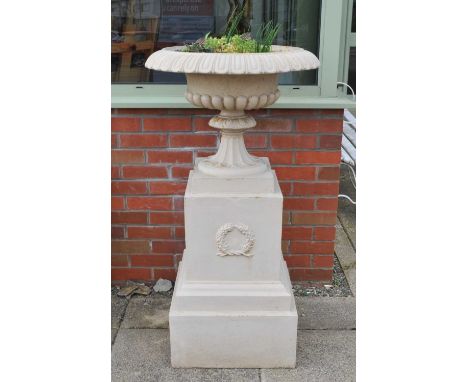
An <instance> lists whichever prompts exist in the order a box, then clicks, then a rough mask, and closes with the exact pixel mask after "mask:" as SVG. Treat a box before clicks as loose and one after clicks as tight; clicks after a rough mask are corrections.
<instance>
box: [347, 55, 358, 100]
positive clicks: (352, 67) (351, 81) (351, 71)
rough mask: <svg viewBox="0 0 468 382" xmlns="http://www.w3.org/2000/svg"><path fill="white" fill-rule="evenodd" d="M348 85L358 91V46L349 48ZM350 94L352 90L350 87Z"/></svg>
mask: <svg viewBox="0 0 468 382" xmlns="http://www.w3.org/2000/svg"><path fill="white" fill-rule="evenodd" d="M348 85H349V86H351V87H352V88H353V90H354V93H355V94H357V93H356V47H351V48H349V66H348ZM348 94H351V91H350V90H349V89H348Z"/></svg>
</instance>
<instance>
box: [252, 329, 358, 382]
mask: <svg viewBox="0 0 468 382" xmlns="http://www.w3.org/2000/svg"><path fill="white" fill-rule="evenodd" d="M297 342H298V347H297V362H296V368H295V369H261V371H260V375H261V381H262V382H296V381H297V382H305V381H307V382H308V381H314V382H344V381H346V382H350V381H355V380H356V332H355V331H354V330H299V332H298V338H297Z"/></svg>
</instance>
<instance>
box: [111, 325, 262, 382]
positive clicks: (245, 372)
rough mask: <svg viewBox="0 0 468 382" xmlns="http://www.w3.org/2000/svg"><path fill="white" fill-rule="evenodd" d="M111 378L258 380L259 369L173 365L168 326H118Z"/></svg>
mask: <svg viewBox="0 0 468 382" xmlns="http://www.w3.org/2000/svg"><path fill="white" fill-rule="evenodd" d="M112 381H113V382H134V381H135V382H136V381H138V382H147V381H148V382H150V381H151V382H155V381H158V382H166V381H167V382H169V381H171V382H172V381H180V382H189V381H190V382H197V381H203V382H207V381H216V382H220V381H222V382H258V381H260V371H259V369H198V368H191V369H174V368H172V367H171V361H170V347H169V330H166V329H120V330H119V333H118V334H117V338H116V340H115V343H114V346H113V348H112Z"/></svg>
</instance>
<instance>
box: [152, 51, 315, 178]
mask: <svg viewBox="0 0 468 382" xmlns="http://www.w3.org/2000/svg"><path fill="white" fill-rule="evenodd" d="M182 48H183V47H181V46H175V47H169V48H164V49H161V50H159V51H157V52H155V53H153V54H152V55H151V56H150V57H149V58H148V60H147V61H146V63H145V66H146V68H148V69H153V70H159V71H164V72H175V73H185V74H186V77H187V90H186V92H185V97H186V98H187V100H188V101H189V102H190V103H192V104H193V105H195V106H199V107H205V108H207V109H214V110H220V111H221V112H220V113H219V115H217V116H215V117H213V118H211V120H210V121H209V125H210V126H211V127H214V128H216V129H219V130H221V143H220V145H219V148H218V152H217V153H216V154H215V155H212V156H210V157H207V158H205V159H203V160H200V161H199V162H198V170H199V171H201V172H202V173H204V174H207V175H212V176H219V177H224V178H240V177H245V176H251V175H256V174H261V173H263V172H265V171H267V165H266V164H265V162H264V161H262V160H260V158H257V157H255V156H252V155H250V154H249V153H248V152H247V150H246V148H245V144H244V137H243V133H244V131H246V130H247V129H250V128H252V127H255V125H256V122H255V119H254V118H253V117H252V116H250V115H248V114H246V113H245V111H246V110H247V111H248V110H257V109H261V108H264V107H267V106H270V105H272V104H274V103H275V102H276V101H277V100H278V98H279V96H280V92H279V90H278V74H280V73H286V72H291V71H299V70H308V69H316V68H318V67H319V60H318V59H317V57H315V55H314V54H312V53H311V52H308V51H306V50H304V49H302V48H297V47H287V46H278V45H273V46H272V50H271V52H267V53H193V52H183V51H181V49H182Z"/></svg>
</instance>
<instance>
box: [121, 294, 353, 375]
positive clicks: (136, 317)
mask: <svg viewBox="0 0 468 382" xmlns="http://www.w3.org/2000/svg"><path fill="white" fill-rule="evenodd" d="M296 304H297V311H298V315H299V325H298V345H297V346H298V347H297V365H296V368H295V369H197V368H191V369H174V368H172V367H171V363H170V344H169V330H168V329H167V328H168V313H169V307H170V297H166V296H161V295H151V296H146V297H143V296H133V297H132V298H131V299H130V300H129V301H128V304H127V300H126V299H125V298H121V297H117V296H113V297H112V310H113V314H112V317H113V328H114V327H115V328H114V329H113V331H117V332H118V333H117V335H116V337H115V341H113V345H112V380H113V381H114V382H116V381H129V382H130V381H142V382H143V381H193V382H195V381H299V380H300V381H354V380H355V333H356V332H355V330H354V329H355V327H356V312H355V298H354V297H296ZM114 317H115V318H119V317H120V321H119V322H117V321H114Z"/></svg>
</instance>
